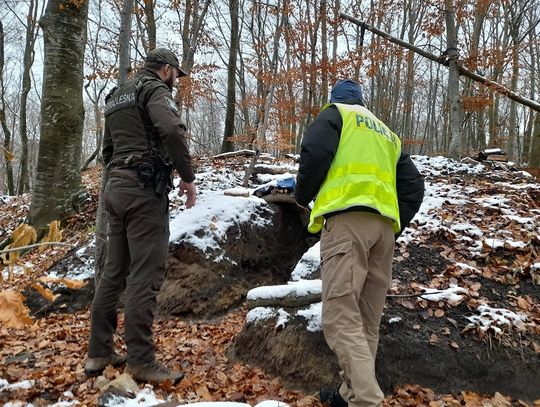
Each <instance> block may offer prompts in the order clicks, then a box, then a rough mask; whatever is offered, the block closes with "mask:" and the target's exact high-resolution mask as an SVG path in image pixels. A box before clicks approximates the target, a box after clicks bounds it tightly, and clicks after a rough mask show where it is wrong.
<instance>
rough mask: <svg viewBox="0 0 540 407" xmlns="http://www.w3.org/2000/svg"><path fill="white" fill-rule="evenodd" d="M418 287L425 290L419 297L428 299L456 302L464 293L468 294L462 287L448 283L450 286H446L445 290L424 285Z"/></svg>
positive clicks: (461, 298)
mask: <svg viewBox="0 0 540 407" xmlns="http://www.w3.org/2000/svg"><path fill="white" fill-rule="evenodd" d="M419 288H420V289H421V290H422V291H424V292H425V294H423V295H422V297H421V298H423V299H424V300H428V301H448V302H452V303H458V302H460V301H461V300H463V298H464V296H465V295H467V294H469V290H467V289H466V288H463V287H458V286H457V285H455V284H450V287H448V288H447V289H446V290H436V289H433V288H426V287H419ZM462 294H463V295H462Z"/></svg>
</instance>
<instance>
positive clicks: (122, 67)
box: [118, 0, 133, 84]
mask: <svg viewBox="0 0 540 407" xmlns="http://www.w3.org/2000/svg"><path fill="white" fill-rule="evenodd" d="M132 14H133V0H122V10H121V15H120V35H119V36H118V55H119V67H118V70H119V78H118V84H122V83H124V82H126V81H127V80H128V74H129V71H130V67H131V62H130V58H129V54H130V46H129V44H130V40H131V16H132Z"/></svg>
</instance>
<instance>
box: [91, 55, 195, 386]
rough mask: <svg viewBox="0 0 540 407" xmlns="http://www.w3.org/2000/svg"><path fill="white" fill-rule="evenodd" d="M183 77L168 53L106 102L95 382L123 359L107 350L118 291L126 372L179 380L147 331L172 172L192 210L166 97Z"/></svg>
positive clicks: (183, 150)
mask: <svg viewBox="0 0 540 407" xmlns="http://www.w3.org/2000/svg"><path fill="white" fill-rule="evenodd" d="M184 75H186V74H185V72H184V71H182V69H181V68H180V64H179V62H178V58H177V57H176V55H174V53H172V52H171V51H169V50H167V49H164V48H158V49H155V50H153V51H150V52H149V53H148V56H147V57H146V60H145V64H144V67H143V68H142V69H141V70H140V71H139V72H138V73H137V74H136V75H135V77H134V78H133V79H131V80H129V81H127V82H126V83H125V84H123V85H121V86H120V87H119V88H117V89H113V91H112V92H111V93H110V94H109V95H108V96H107V98H106V108H105V137H104V142H103V158H104V161H105V163H106V164H107V167H108V168H109V169H110V173H109V181H108V183H107V185H106V186H105V192H104V202H105V208H106V210H107V220H108V223H109V230H108V251H107V260H106V264H105V269H104V272H103V276H102V277H101V279H100V281H99V284H98V286H97V287H96V293H95V296H94V301H93V303H92V309H91V330H90V341H89V346H88V359H87V361H86V364H85V373H86V374H87V375H89V376H96V375H98V374H100V373H101V372H102V371H103V369H104V368H105V367H106V366H107V365H109V364H112V365H114V366H119V365H122V364H123V363H125V362H126V357H125V356H122V355H119V354H117V353H115V352H114V350H113V346H114V343H113V334H114V332H115V330H116V325H117V310H118V303H119V297H120V294H121V293H122V291H123V290H124V289H125V290H126V295H125V298H126V300H125V309H124V314H125V323H124V330H125V341H126V344H127V367H126V372H128V373H130V374H131V375H132V376H133V377H134V378H135V379H137V380H140V381H144V382H154V383H157V382H162V381H165V380H171V381H172V382H177V381H179V380H181V379H182V377H183V374H182V373H180V372H174V371H171V370H170V369H169V368H167V367H165V366H163V365H161V364H160V363H158V362H157V361H156V359H155V354H154V343H153V339H152V323H153V320H154V312H155V308H156V296H157V294H158V292H159V290H160V287H161V284H162V282H163V279H164V277H165V263H166V258H167V252H168V247H169V209H168V204H169V201H168V192H169V191H170V188H171V185H172V182H171V178H170V175H171V169H172V168H174V169H176V170H177V171H178V173H179V175H180V177H181V181H180V185H179V188H180V195H182V194H183V193H186V195H187V202H186V206H187V208H191V207H192V206H193V205H194V204H195V196H196V187H195V183H194V180H195V175H194V172H193V167H192V162H191V157H190V154H189V151H188V146H187V143H186V138H185V132H186V127H185V125H184V124H183V123H182V122H181V120H180V116H179V112H178V108H177V106H176V103H175V102H174V100H173V98H172V96H171V91H172V89H173V87H174V84H175V82H176V80H177V78H178V77H180V76H184Z"/></svg>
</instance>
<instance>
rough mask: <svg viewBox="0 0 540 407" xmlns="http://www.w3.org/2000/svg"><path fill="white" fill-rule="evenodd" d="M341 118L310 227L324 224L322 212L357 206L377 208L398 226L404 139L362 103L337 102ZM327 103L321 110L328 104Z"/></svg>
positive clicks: (395, 230) (313, 230) (309, 228)
mask: <svg viewBox="0 0 540 407" xmlns="http://www.w3.org/2000/svg"><path fill="white" fill-rule="evenodd" d="M333 105H334V106H336V107H337V108H338V110H339V113H340V114H341V118H342V119H343V127H342V129H341V136H340V140H339V146H338V149H337V152H336V156H335V157H334V160H333V161H332V164H331V166H330V169H329V170H328V174H327V175H326V178H325V179H324V181H323V183H322V185H321V189H320V190H319V193H318V195H317V198H316V199H315V205H314V206H313V210H312V211H311V216H310V222H309V225H308V230H309V231H310V232H311V233H317V232H319V231H320V230H321V229H322V226H323V224H324V216H323V215H326V214H329V213H332V212H338V211H342V210H345V209H348V208H352V207H355V206H365V207H369V208H372V209H375V210H377V211H378V212H379V213H380V214H381V215H383V216H385V217H387V218H390V219H392V221H393V227H394V232H396V233H397V232H399V231H400V223H399V206H398V199H397V190H396V165H397V162H398V160H399V156H400V154H401V141H400V140H399V137H398V136H397V135H396V134H395V133H394V132H392V131H391V130H390V129H389V128H388V127H387V126H386V125H385V124H384V123H383V122H382V121H380V120H379V119H377V117H376V116H375V115H374V114H373V113H371V112H370V111H369V110H368V109H366V108H365V107H363V106H360V105H346V104H341V103H333ZM328 106H331V105H330V104H329V105H326V106H325V107H324V108H323V109H325V108H327V107H328Z"/></svg>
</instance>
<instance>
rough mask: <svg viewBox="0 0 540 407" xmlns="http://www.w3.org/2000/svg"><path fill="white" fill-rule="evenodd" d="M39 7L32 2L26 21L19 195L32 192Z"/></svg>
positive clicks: (20, 128) (20, 115)
mask: <svg viewBox="0 0 540 407" xmlns="http://www.w3.org/2000/svg"><path fill="white" fill-rule="evenodd" d="M37 14H38V7H37V1H36V0H30V4H29V10H28V18H27V19H26V21H27V25H26V40H25V46H24V56H23V74H22V89H21V106H20V109H19V136H20V138H21V157H20V174H19V185H18V187H17V193H18V194H19V195H21V194H24V193H25V192H28V191H29V190H30V181H29V174H28V129H27V120H28V119H27V104H28V94H29V93H30V90H31V89H32V79H31V78H30V70H31V69H32V64H33V63H34V52H35V51H34V46H35V43H36V37H37V32H38V30H39V27H38V25H37Z"/></svg>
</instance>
